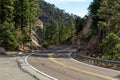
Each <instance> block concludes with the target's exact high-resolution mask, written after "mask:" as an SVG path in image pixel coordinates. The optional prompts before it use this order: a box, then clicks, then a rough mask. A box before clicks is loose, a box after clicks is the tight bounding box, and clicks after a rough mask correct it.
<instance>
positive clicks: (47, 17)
mask: <svg viewBox="0 0 120 80" xmlns="http://www.w3.org/2000/svg"><path fill="white" fill-rule="evenodd" d="M39 2H40V9H41V13H40V14H41V15H40V17H39V18H40V20H42V21H43V23H44V43H46V44H60V43H66V42H67V43H71V40H70V39H71V37H72V36H73V34H74V33H75V22H74V18H75V16H74V15H71V14H68V13H66V12H65V11H64V10H60V9H59V8H57V7H55V5H53V4H50V3H47V2H45V1H44V0H39Z"/></svg>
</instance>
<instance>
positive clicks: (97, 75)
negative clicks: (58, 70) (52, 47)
mask: <svg viewBox="0 0 120 80" xmlns="http://www.w3.org/2000/svg"><path fill="white" fill-rule="evenodd" d="M54 55H55V54H54V53H52V54H49V59H50V60H51V61H52V62H54V63H56V64H59V65H61V66H63V67H65V68H68V69H72V70H75V71H78V72H82V73H86V74H90V75H93V76H96V77H100V78H104V79H108V80H119V79H117V78H112V77H109V76H104V75H101V74H97V73H93V72H89V71H87V70H82V69H79V68H75V67H73V66H69V65H66V64H63V63H61V62H58V61H56V60H55V58H53V56H54Z"/></svg>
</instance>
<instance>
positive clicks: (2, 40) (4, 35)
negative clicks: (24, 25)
mask: <svg viewBox="0 0 120 80" xmlns="http://www.w3.org/2000/svg"><path fill="white" fill-rule="evenodd" d="M0 7H1V12H0V15H1V16H0V17H1V18H0V22H1V23H0V27H1V28H0V45H1V46H3V47H5V48H16V47H17V46H18V44H17V41H16V36H15V28H14V22H13V17H14V16H13V13H14V12H13V11H14V1H13V0H1V1H0Z"/></svg>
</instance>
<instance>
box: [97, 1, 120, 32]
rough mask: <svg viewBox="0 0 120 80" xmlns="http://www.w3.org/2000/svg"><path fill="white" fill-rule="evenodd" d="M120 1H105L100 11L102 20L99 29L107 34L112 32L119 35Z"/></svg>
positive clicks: (99, 14)
mask: <svg viewBox="0 0 120 80" xmlns="http://www.w3.org/2000/svg"><path fill="white" fill-rule="evenodd" d="M119 3H120V0H115V1H111V0H103V1H102V2H101V7H100V9H99V10H98V14H97V15H98V16H99V18H100V19H101V21H99V24H98V26H99V29H100V30H104V31H105V32H106V34H108V33H110V32H115V33H117V32H118V30H120V27H119V26H120V24H119V22H120V18H119V16H120V10H119V9H120V4H119Z"/></svg>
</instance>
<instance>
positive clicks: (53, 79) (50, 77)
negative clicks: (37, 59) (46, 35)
mask: <svg viewBox="0 0 120 80" xmlns="http://www.w3.org/2000/svg"><path fill="white" fill-rule="evenodd" d="M32 54H34V53H32ZM32 54H30V55H28V56H26V57H25V62H26V64H27V65H28V66H30V67H31V68H32V69H33V70H35V71H36V72H38V73H40V74H42V75H44V76H46V77H48V78H49V79H52V80H58V79H56V78H54V77H52V76H50V75H48V74H46V73H44V72H42V71H40V70H38V69H36V68H35V67H33V66H32V65H30V64H29V62H28V61H27V58H28V57H29V56H31V55H32Z"/></svg>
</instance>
